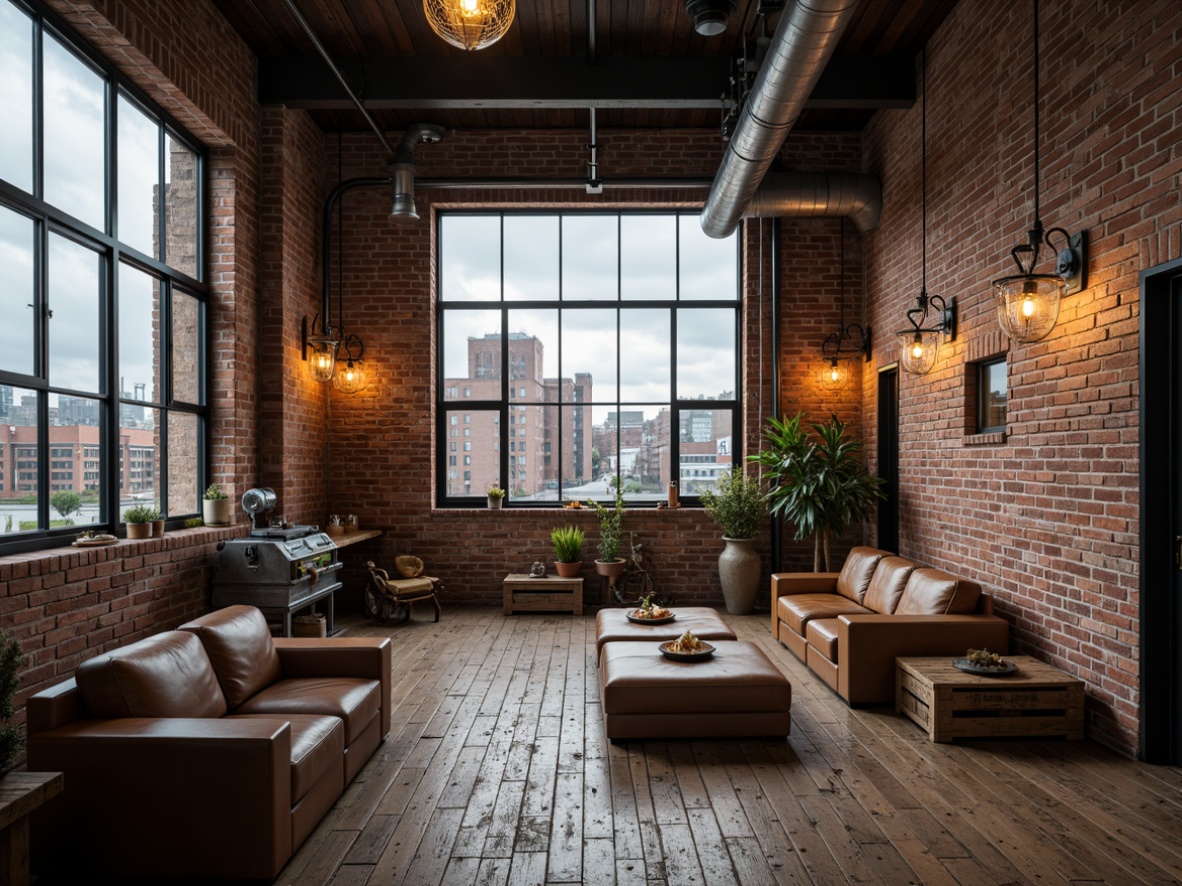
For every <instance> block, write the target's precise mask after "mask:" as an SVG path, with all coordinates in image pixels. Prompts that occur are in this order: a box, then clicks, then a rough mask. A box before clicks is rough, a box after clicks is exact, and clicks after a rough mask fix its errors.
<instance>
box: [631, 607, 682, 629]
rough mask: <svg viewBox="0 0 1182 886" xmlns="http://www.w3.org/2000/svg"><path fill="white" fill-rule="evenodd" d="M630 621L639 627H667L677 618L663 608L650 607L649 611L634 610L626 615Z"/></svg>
mask: <svg viewBox="0 0 1182 886" xmlns="http://www.w3.org/2000/svg"><path fill="white" fill-rule="evenodd" d="M625 615H626V616H627V618H628V621H630V622H632V623H633V624H638V625H667V624H669V622H671V621H673V619H675V618H677V616H676V615H675V614H674V613H673V612H671V611H670V610H668V609H665V608H664V607H663V606H650V607H649V608H648V609H634V610H632V611H631V612H627V613H625Z"/></svg>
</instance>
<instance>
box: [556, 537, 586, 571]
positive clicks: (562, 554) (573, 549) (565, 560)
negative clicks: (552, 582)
mask: <svg viewBox="0 0 1182 886" xmlns="http://www.w3.org/2000/svg"><path fill="white" fill-rule="evenodd" d="M583 538H584V533H583V530H582V529H580V528H579V527H578V526H559V527H556V528H554V529H551V530H550V544H551V545H553V546H554V556H555V558H556V560H557V562H556V563H555V564H554V569H555V571H556V572H557V573H558V574H559V576H560V577H562V578H577V577H578V575H579V572H581V571H582V569H583Z"/></svg>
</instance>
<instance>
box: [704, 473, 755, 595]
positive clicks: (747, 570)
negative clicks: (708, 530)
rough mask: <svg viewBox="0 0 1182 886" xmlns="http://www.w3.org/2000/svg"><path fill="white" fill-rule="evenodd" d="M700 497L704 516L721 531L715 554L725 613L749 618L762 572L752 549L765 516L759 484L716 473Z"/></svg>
mask: <svg viewBox="0 0 1182 886" xmlns="http://www.w3.org/2000/svg"><path fill="white" fill-rule="evenodd" d="M701 497H702V505H703V507H705V508H706V514H707V515H708V516H709V517H710V519H711V520H713V521H714V522H715V523H717V524H718V525H719V526H720V527H721V528H722V540H723V541H724V542H725V543H726V547H725V548H723V550H722V553H721V554H719V555H718V577H719V579H720V581H721V582H722V596H723V599H724V600H725V601H726V611H727V612H729V613H730V614H731V615H749V614H750V613H751V610H752V609H754V608H755V595H756V593H757V592H758V591H759V579H760V576H761V575H762V572H763V561H762V560H761V559H760V556H759V551H757V550H755V536H756V535H758V534H759V530H760V529H762V528H763V524H764V522H765V521H766V520H767V517H768V504H767V499H766V495H765V492H764V488H763V484H761V483H760V482H759V481H758V480H754V479H751V478H750V477H747V476H746V475H745V474H744V473H743V472H742V471H741V470H736V469H733V468H732V469H731V470H729V471H725V472H723V473H721V474H719V475H718V482H717V485H716V486H715V487H714V488H713V489H706V490H703V492H702V494H701Z"/></svg>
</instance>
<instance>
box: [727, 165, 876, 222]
mask: <svg viewBox="0 0 1182 886" xmlns="http://www.w3.org/2000/svg"><path fill="white" fill-rule="evenodd" d="M881 215H882V185H881V184H880V183H879V181H878V179H877V178H875V177H874V176H873V175H869V174H867V173H863V172H773V173H771V174H770V175H768V176H767V177H766V178H765V179H764V180H763V182H762V183H761V184H760V186H759V190H758V191H756V192H755V195H754V196H753V197H752V198H751V202H750V203H748V204H747V210H746V212H744V213H743V216H744V218H772V217H780V216H795V217H807V216H826V217H829V218H838V217H841V216H846V217H848V218H849V219H850V221H852V222H853V223H854V225H855V227H857V229H858V230H859V231H861V232H862V233H863V234H865V233H866V232H867V231H873V230H874V229H875V228H876V227H878V219H879V216H881Z"/></svg>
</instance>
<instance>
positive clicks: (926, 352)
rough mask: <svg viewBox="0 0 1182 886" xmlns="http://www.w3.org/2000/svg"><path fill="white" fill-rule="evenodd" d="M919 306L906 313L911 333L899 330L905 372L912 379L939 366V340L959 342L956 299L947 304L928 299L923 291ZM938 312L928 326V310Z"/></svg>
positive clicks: (917, 302) (906, 330) (917, 301)
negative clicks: (957, 338)
mask: <svg viewBox="0 0 1182 886" xmlns="http://www.w3.org/2000/svg"><path fill="white" fill-rule="evenodd" d="M915 301H916V306H915V307H914V308H912V309H911V310H910V311H908V312H907V321H908V322H909V323H910V324H911V328H910V329H900V330H899V332H898V333H897V335H898V336H899V349H900V358H901V361H902V363H903V369H904V370H905V371H907V372H910V373H911V374H912V375H926V374H927V373H929V372H931V371H932V367H933V366H935V365H936V356H937V354H938V353H939V350H940V339H941V338H944V339H946V340H948V341H951V340H953V339H955V338H956V299H955V298H950V299H949V300H948V301H947V302H945V301H944V299H942V298H941V297H940V296H938V295H928V294H927V292H926V290H920V293H919V297H918V298H917V299H916V300H915ZM929 308H931V309H932V310H933V311H935V316H934V317H933V322H932V324H931V325H926V324H927V322H928V309H929Z"/></svg>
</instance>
